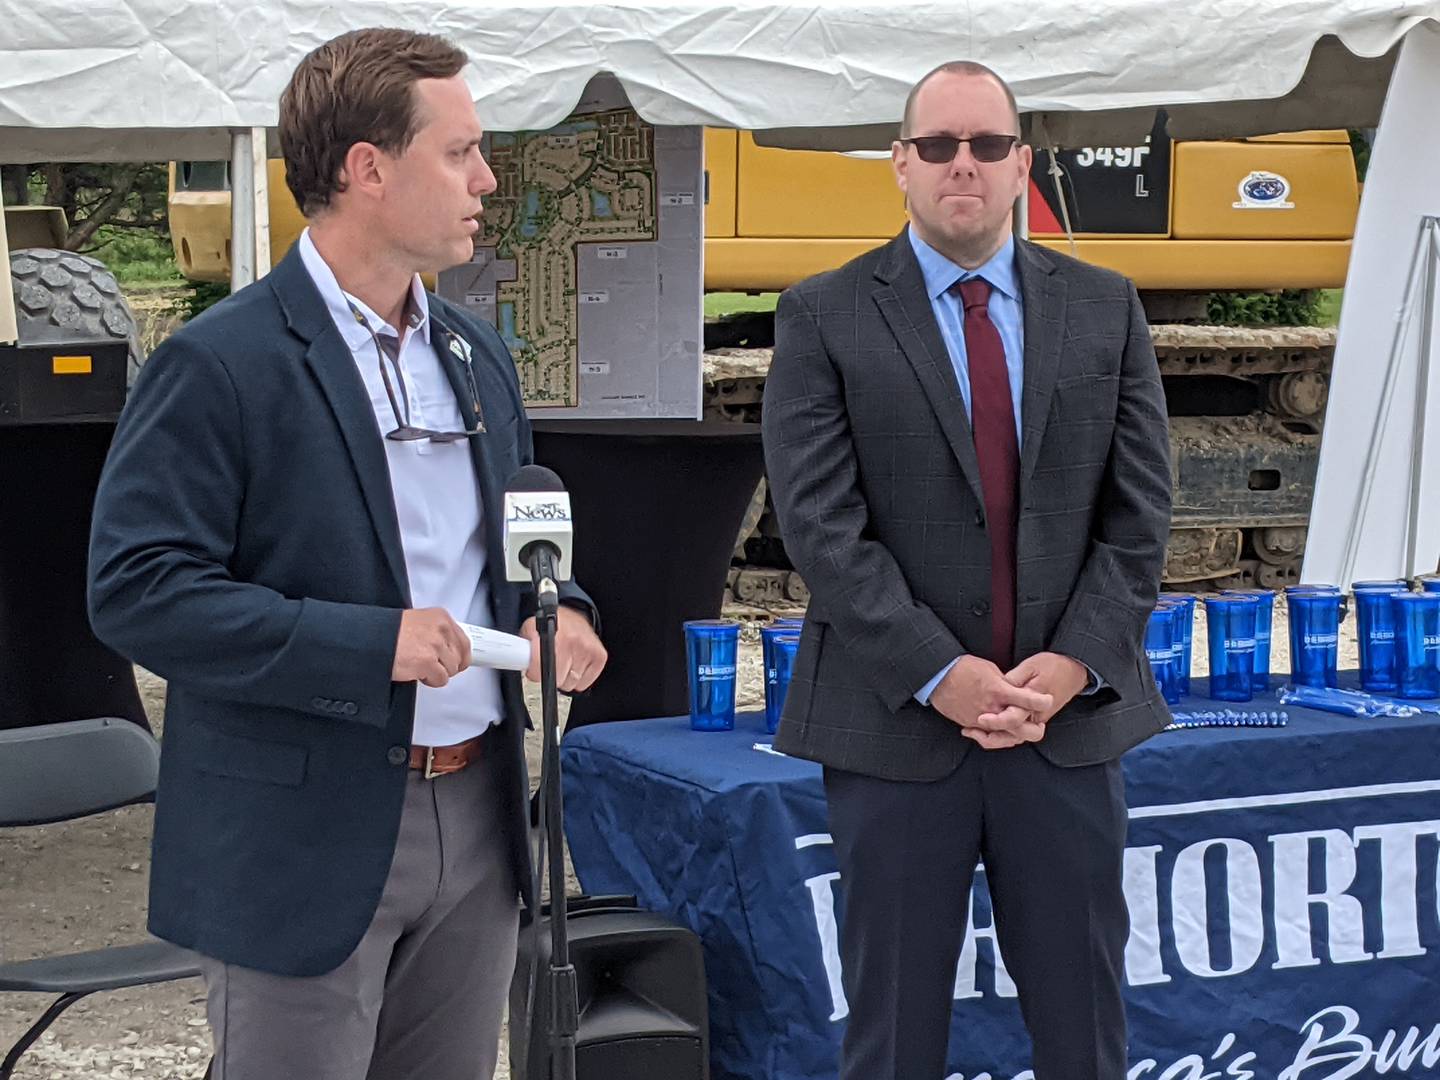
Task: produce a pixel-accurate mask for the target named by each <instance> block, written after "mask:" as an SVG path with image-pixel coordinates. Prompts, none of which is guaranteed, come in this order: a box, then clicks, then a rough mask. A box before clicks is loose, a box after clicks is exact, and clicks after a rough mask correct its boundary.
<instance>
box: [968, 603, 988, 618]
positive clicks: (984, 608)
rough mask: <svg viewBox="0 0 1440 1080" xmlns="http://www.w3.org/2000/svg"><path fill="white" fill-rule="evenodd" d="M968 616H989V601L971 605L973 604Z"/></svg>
mask: <svg viewBox="0 0 1440 1080" xmlns="http://www.w3.org/2000/svg"><path fill="white" fill-rule="evenodd" d="M970 614H971V615H989V614H990V601H989V600H977V601H976V602H975V603H973V604H971V605H970Z"/></svg>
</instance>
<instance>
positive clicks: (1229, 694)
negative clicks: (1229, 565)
mask: <svg viewBox="0 0 1440 1080" xmlns="http://www.w3.org/2000/svg"><path fill="white" fill-rule="evenodd" d="M1259 612H1260V601H1259V600H1258V599H1257V598H1256V597H1254V596H1227V595H1224V594H1222V595H1220V596H1207V597H1206V598H1205V629H1206V635H1207V637H1208V638H1209V644H1210V696H1211V697H1212V698H1214V699H1215V700H1216V701H1250V700H1252V699H1253V698H1254V696H1255V622H1256V618H1257V617H1258V615H1259Z"/></svg>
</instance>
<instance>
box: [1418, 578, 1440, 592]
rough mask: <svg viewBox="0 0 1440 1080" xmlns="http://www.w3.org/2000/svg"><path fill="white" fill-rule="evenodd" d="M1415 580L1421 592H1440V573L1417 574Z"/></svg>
mask: <svg viewBox="0 0 1440 1080" xmlns="http://www.w3.org/2000/svg"><path fill="white" fill-rule="evenodd" d="M1415 581H1416V583H1417V584H1418V585H1419V586H1420V591H1421V592H1434V593H1440V574H1417V575H1416V577H1415Z"/></svg>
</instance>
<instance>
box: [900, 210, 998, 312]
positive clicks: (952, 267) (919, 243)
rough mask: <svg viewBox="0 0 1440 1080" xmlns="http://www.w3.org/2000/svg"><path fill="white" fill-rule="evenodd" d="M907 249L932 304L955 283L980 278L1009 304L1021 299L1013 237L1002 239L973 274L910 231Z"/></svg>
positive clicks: (908, 230) (907, 231)
mask: <svg viewBox="0 0 1440 1080" xmlns="http://www.w3.org/2000/svg"><path fill="white" fill-rule="evenodd" d="M906 234H907V235H908V236H909V237H910V246H911V248H913V249H914V251H915V258H916V260H917V261H918V262H919V263H920V273H921V274H922V275H923V276H924V278H925V293H926V295H927V296H929V297H930V299H931V300H936V299H939V298H940V297H941V296H942V295H943V294H945V293H946V292H948V291H949V290H950V288H951V287H952V286H953V285H954V284H955V282H957V281H959V280H962V279H966V278H972V277H983V278H984V279H985V280H986V281H988V282H989V283H990V287H991V288H992V289H994V290H996V291H997V292H1001V293H1004V294H1005V295H1006V296H1008V297H1009V298H1010V299H1012V300H1018V299H1020V282H1019V279H1018V274H1017V273H1016V269H1015V235H1014V234H1013V233H1011V234H1010V235H1009V236H1007V237H1006V238H1005V245H1004V247H1002V248H1001V249H1000V250H999V251H997V252H996V253H995V254H994V255H992V256H990V259H989V260H988V261H987V262H986V263H984V265H982V266H980V267H977V268H976V269H974V270H966V269H965V268H964V267H963V266H960V265H959V264H957V263H953V262H951V261H950V260H949V259H947V258H946V257H945V256H944V255H941V254H940V252H938V251H936V250H935V249H934V248H933V247H931V246H930V245H929V244H927V243H926V242H925V241H924V240H922V239H920V237H919V235H918V234H917V233H916V232H915V230H914V229H913V228H911V229H906Z"/></svg>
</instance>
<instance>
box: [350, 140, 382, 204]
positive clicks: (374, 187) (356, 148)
mask: <svg viewBox="0 0 1440 1080" xmlns="http://www.w3.org/2000/svg"><path fill="white" fill-rule="evenodd" d="M382 157H383V154H382V152H381V150H380V148H379V147H378V146H376V145H375V144H374V143H368V142H357V143H355V144H353V145H352V146H351V147H350V149H349V150H347V151H346V152H345V158H344V160H343V161H342V162H341V164H340V182H341V184H342V185H344V188H345V190H346V191H354V192H356V193H357V194H369V195H374V194H376V193H378V191H379V189H380V188H381V187H382V186H383V185H384V183H385V169H384V162H383V161H382V160H381V159H382Z"/></svg>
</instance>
